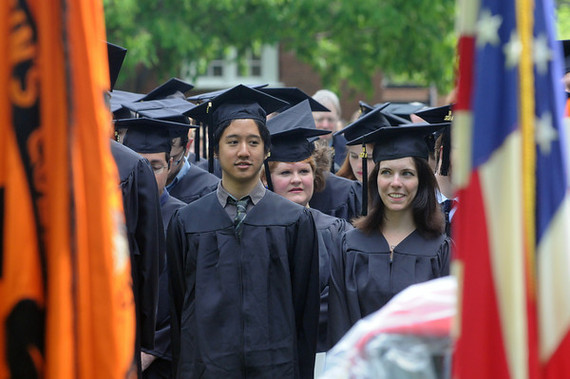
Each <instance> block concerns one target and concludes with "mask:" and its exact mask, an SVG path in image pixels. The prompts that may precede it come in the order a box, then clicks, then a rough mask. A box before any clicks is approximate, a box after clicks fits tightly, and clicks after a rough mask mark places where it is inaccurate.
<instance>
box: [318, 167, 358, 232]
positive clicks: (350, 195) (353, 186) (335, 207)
mask: <svg viewBox="0 0 570 379" xmlns="http://www.w3.org/2000/svg"><path fill="white" fill-rule="evenodd" d="M310 204H311V208H315V209H318V210H319V211H321V212H323V213H325V214H328V215H330V216H333V217H338V218H343V219H345V220H347V221H349V222H350V221H351V220H352V219H353V218H355V217H358V216H360V213H361V209H362V184H361V183H360V182H358V181H356V180H349V179H346V178H342V177H340V176H336V175H333V174H330V175H328V176H327V184H326V187H325V189H324V190H323V191H321V192H315V193H314V194H313V197H312V198H311V201H310Z"/></svg>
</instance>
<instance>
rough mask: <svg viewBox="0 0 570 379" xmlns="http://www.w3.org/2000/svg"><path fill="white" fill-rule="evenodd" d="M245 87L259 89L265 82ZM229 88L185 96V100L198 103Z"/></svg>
mask: <svg viewBox="0 0 570 379" xmlns="http://www.w3.org/2000/svg"><path fill="white" fill-rule="evenodd" d="M245 86H246V87H249V88H253V89H261V88H264V87H267V84H258V85H245ZM230 89H231V88H225V89H220V90H217V91H211V92H205V93H201V94H199V95H194V96H190V97H187V98H186V100H188V101H195V102H197V103H198V104H201V103H203V102H204V101H208V100H212V99H213V98H214V97H216V96H219V95H221V94H222V93H224V92H227V91H229V90H230Z"/></svg>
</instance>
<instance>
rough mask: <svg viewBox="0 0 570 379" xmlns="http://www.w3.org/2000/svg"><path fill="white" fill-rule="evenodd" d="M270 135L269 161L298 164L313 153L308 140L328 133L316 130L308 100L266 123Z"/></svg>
mask: <svg viewBox="0 0 570 379" xmlns="http://www.w3.org/2000/svg"><path fill="white" fill-rule="evenodd" d="M267 128H268V129H269V134H270V135H271V155H270V157H269V158H268V160H269V161H278V162H299V161H302V160H304V159H307V158H308V157H310V156H311V154H312V153H313V150H314V147H313V144H312V143H311V142H310V141H309V138H312V137H318V136H322V135H324V134H328V133H330V131H327V130H321V129H317V128H316V127H315V121H314V119H313V115H312V113H311V107H310V102H309V100H303V101H302V102H300V103H299V104H297V105H295V106H293V107H292V108H289V109H287V110H286V111H284V112H282V113H279V114H278V115H277V116H275V117H273V118H272V119H270V120H269V121H267Z"/></svg>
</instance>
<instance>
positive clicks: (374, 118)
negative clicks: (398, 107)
mask: <svg viewBox="0 0 570 379" xmlns="http://www.w3.org/2000/svg"><path fill="white" fill-rule="evenodd" d="M388 104H389V103H387V104H383V105H381V106H379V107H377V108H372V109H371V110H369V111H368V112H367V113H365V114H363V115H362V116H360V117H359V118H358V119H356V120H355V121H354V122H352V123H350V124H349V125H347V126H345V127H344V128H343V129H341V130H339V131H338V132H336V133H334V136H337V135H339V134H344V137H345V138H346V140H347V141H348V142H347V143H346V144H347V145H356V144H358V142H356V143H353V141H354V140H356V139H357V138H359V137H362V136H364V135H366V134H368V133H370V132H373V131H375V130H376V129H378V128H382V127H386V126H390V123H389V122H388V120H387V119H386V117H385V116H384V114H383V113H382V112H381V111H382V109H384V108H386V106H388Z"/></svg>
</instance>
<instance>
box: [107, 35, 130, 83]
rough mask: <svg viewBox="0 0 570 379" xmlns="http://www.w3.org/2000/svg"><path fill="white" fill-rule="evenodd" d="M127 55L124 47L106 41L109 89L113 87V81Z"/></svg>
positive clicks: (115, 79)
mask: <svg viewBox="0 0 570 379" xmlns="http://www.w3.org/2000/svg"><path fill="white" fill-rule="evenodd" d="M125 55H127V49H125V48H124V47H121V46H118V45H115V44H112V43H110V42H107V56H108V59H109V79H110V85H111V86H110V89H111V91H112V90H113V88H115V82H116V81H117V78H118V77H119V72H120V71H121V66H122V65H123V61H124V60H125Z"/></svg>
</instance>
